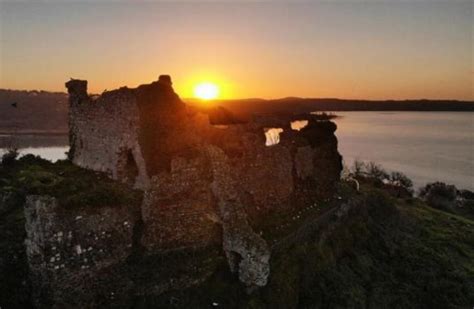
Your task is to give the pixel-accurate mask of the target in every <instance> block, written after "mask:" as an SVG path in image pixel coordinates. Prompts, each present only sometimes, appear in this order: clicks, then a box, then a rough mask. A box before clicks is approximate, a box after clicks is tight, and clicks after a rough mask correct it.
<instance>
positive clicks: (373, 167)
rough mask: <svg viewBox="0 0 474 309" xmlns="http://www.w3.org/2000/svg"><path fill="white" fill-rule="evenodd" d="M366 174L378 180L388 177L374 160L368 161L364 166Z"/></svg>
mask: <svg viewBox="0 0 474 309" xmlns="http://www.w3.org/2000/svg"><path fill="white" fill-rule="evenodd" d="M366 170H367V175H368V177H370V178H374V179H377V180H380V181H384V180H387V179H389V175H388V173H387V172H386V171H385V169H384V168H383V167H381V166H380V165H378V164H377V163H374V162H369V163H368V164H367V166H366Z"/></svg>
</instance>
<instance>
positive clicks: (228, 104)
mask: <svg viewBox="0 0 474 309" xmlns="http://www.w3.org/2000/svg"><path fill="white" fill-rule="evenodd" d="M213 103H214V104H213V105H220V106H223V107H225V108H227V109H229V110H231V111H232V112H234V113H237V114H244V113H275V112H276V113H307V112H313V111H336V112H337V111H474V102H473V101H456V100H403V101H394V100H386V101H369V100H342V99H332V98H327V99H311V98H308V99H304V98H293V97H291V98H283V99H275V100H262V99H250V100H248V99H244V100H215V101H213Z"/></svg>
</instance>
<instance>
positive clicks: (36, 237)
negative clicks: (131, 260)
mask: <svg viewBox="0 0 474 309" xmlns="http://www.w3.org/2000/svg"><path fill="white" fill-rule="evenodd" d="M25 218H26V225H25V226H26V234H27V236H26V240H25V245H26V254H27V258H28V263H29V266H30V274H31V282H32V287H33V293H34V295H33V299H34V300H36V304H37V305H38V307H42V306H45V305H47V304H45V301H49V302H50V304H51V305H52V304H54V306H55V307H61V306H66V307H70V306H79V304H83V303H92V302H93V298H94V296H95V295H97V291H94V289H95V288H96V287H94V286H95V285H97V282H98V281H99V280H101V278H100V277H99V276H98V274H99V273H100V272H102V271H104V270H106V269H108V268H110V267H113V266H114V265H118V264H122V263H124V262H125V260H126V259H127V258H128V257H129V256H130V255H131V254H132V249H133V230H134V226H135V225H136V222H137V220H139V209H133V207H131V205H130V206H127V207H124V206H120V207H118V206H113V205H111V206H110V207H100V208H94V207H89V208H88V207H87V205H84V206H83V207H82V208H76V207H74V208H67V207H64V206H60V205H59V204H58V202H57V200H56V199H55V198H52V197H48V196H28V197H27V199H26V205H25ZM103 288H105V289H109V288H110V289H113V287H112V286H104V287H103ZM111 292H113V290H111ZM104 293H105V294H107V292H103V293H102V294H104ZM76 300H77V302H78V303H76Z"/></svg>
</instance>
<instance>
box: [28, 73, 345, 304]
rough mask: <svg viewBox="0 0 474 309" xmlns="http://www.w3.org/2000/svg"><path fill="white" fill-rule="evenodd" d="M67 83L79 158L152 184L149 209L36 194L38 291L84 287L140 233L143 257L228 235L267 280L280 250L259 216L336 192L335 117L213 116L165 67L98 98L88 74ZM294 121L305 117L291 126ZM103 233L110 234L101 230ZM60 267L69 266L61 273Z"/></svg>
mask: <svg viewBox="0 0 474 309" xmlns="http://www.w3.org/2000/svg"><path fill="white" fill-rule="evenodd" d="M66 87H67V89H68V92H69V102H70V115H69V123H70V147H71V148H70V152H69V157H70V159H71V160H72V162H73V163H74V164H76V165H78V166H81V167H84V168H87V169H91V170H94V171H98V172H104V173H107V174H108V175H109V176H110V177H111V178H112V179H116V180H118V181H121V182H124V183H128V184H129V185H130V186H133V187H135V188H138V189H140V190H143V191H144V198H143V202H142V205H141V207H140V209H126V208H125V209H114V210H111V209H105V208H104V209H98V210H97V214H93V213H92V214H91V213H87V214H86V213H81V212H80V209H79V210H75V211H74V213H59V210H56V207H55V201H54V199H50V198H47V197H31V198H29V199H28V202H27V207H26V210H25V211H26V217H27V231H28V233H27V235H28V237H27V242H26V244H27V251H28V258H29V262H30V267H31V268H32V272H33V274H34V276H36V278H39V279H38V280H35V282H43V283H41V284H37V285H36V286H35V287H34V288H35V291H36V292H37V293H43V292H42V291H49V292H51V291H54V290H55V286H60V285H63V286H64V285H66V286H70V289H68V291H69V293H71V295H70V297H72V298H73V295H74V293H78V291H79V292H80V291H82V290H81V289H86V286H87V284H86V283H84V284H81V282H87V280H85V279H84V280H83V279H81V278H83V276H93V273H94V272H93V270H97V271H98V270H99V269H109V268H110V267H114V265H122V264H123V263H125V262H126V260H127V259H128V258H130V256H131V254H132V253H131V252H130V248H131V246H132V239H133V242H135V245H137V243H138V245H139V246H140V247H141V248H142V249H143V250H142V254H143V256H144V257H147V256H148V257H153V256H155V255H156V254H159V253H164V252H169V251H176V250H186V249H187V248H204V247H207V246H214V245H218V244H220V245H221V246H222V248H223V250H224V253H225V256H226V257H227V259H228V263H229V266H230V269H231V271H232V272H236V273H237V274H238V277H239V279H240V280H241V281H242V282H243V283H244V284H245V285H246V286H248V287H253V288H254V287H259V286H264V285H266V283H267V280H268V276H269V275H270V256H271V254H270V246H269V244H267V243H266V241H265V240H264V239H263V238H262V237H261V236H259V234H257V233H256V232H255V230H257V229H258V224H259V222H263V221H264V220H265V219H266V217H267V216H269V215H273V214H280V215H281V216H284V215H285V214H286V213H289V212H291V211H294V210H298V209H303V208H305V207H307V206H308V205H312V204H314V203H315V202H316V201H319V200H322V199H326V198H329V197H331V196H332V195H333V194H334V190H335V185H336V183H337V181H338V180H339V175H340V172H341V169H342V164H341V156H340V155H339V153H338V151H337V139H336V137H335V135H334V131H335V130H336V125H335V124H334V123H332V122H330V121H320V120H317V119H316V118H315V117H313V116H312V115H299V116H297V117H296V116H291V115H290V116H271V117H269V116H264V117H263V116H262V117H254V119H253V120H252V121H249V122H236V121H229V123H227V124H226V123H224V124H222V123H221V124H220V125H212V124H211V122H210V121H209V118H210V117H211V118H212V116H213V115H212V114H211V115H207V114H203V113H200V112H198V111H197V110H196V109H194V108H193V107H191V106H188V105H186V104H185V103H184V102H182V101H181V99H180V98H179V96H178V95H177V94H176V93H175V92H174V90H173V88H172V82H171V78H170V77H169V76H167V75H162V76H160V77H159V80H158V81H155V82H153V83H151V84H148V85H142V86H139V87H137V88H134V89H129V88H126V87H123V88H120V89H117V90H113V91H108V92H104V93H103V94H102V95H100V96H98V97H92V96H89V95H88V93H87V81H83V80H70V81H69V82H67V83H66ZM219 111H220V113H222V109H219ZM225 114H226V115H227V114H230V113H228V112H227V111H225ZM294 120H306V121H307V125H306V126H305V127H303V128H302V129H301V130H299V131H297V130H293V129H292V128H291V125H290V124H291V122H292V121H294ZM270 128H279V129H281V130H282V133H280V136H279V143H278V144H276V145H271V146H266V145H265V131H266V130H268V129H270ZM113 211H118V212H120V215H119V216H117V215H118V213H117V214H114V213H113ZM107 216H110V218H112V219H111V220H109V221H107V222H106V223H105V222H103V221H101V220H103V219H104V218H107ZM118 218H121V219H120V220H119V219H118ZM103 233H105V234H103ZM103 235H110V236H106V238H104V240H103V241H102V240H101V241H98V240H96V239H95V238H96V237H98V239H102V238H101V237H103ZM107 237H109V238H107ZM91 239H92V240H94V241H93V242H90V241H89V240H91ZM89 243H91V244H89ZM92 243H93V245H92ZM89 247H92V248H93V249H91V250H92V251H91V254H92V253H93V256H91V257H89V256H88V254H89V253H88V252H89ZM53 248H54V249H53ZM57 254H59V256H57ZM101 254H102V255H101ZM76 260H77V261H76ZM63 261H64V262H63ZM57 267H59V268H64V267H65V268H68V267H69V268H70V270H71V271H68V272H64V275H61V273H55V272H54V270H55V268H57ZM77 282H78V283H77ZM127 282H128V281H127ZM129 285H130V284H128V283H123V286H129ZM86 290H87V289H86ZM160 291H161V290H160ZM52 298H53V299H54V297H52ZM66 298H67V297H66ZM66 303H67V302H66Z"/></svg>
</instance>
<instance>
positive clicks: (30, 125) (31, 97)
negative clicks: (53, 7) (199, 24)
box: [0, 89, 474, 134]
mask: <svg viewBox="0 0 474 309" xmlns="http://www.w3.org/2000/svg"><path fill="white" fill-rule="evenodd" d="M67 99H68V96H67V94H66V93H63V92H47V91H36V90H33V91H22V90H7V89H0V134H1V133H12V132H16V133H34V134H41V133H58V134H66V133H67V131H68V125H67V114H68V103H67ZM184 101H185V102H187V103H189V104H191V105H196V106H201V108H202V105H201V104H199V100H195V99H184ZM212 103H213V104H210V105H212V106H214V107H215V106H222V107H225V108H226V109H228V110H230V111H232V112H233V113H235V114H237V115H249V114H255V113H257V114H267V113H307V112H312V111H336V112H337V111H474V102H473V101H456V100H405V101H393V100H388V101H368V100H341V99H330V98H328V99H311V98H297V97H288V98H282V99H275V100H265V99H259V98H252V99H239V100H215V101H212ZM204 109H205V108H204Z"/></svg>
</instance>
